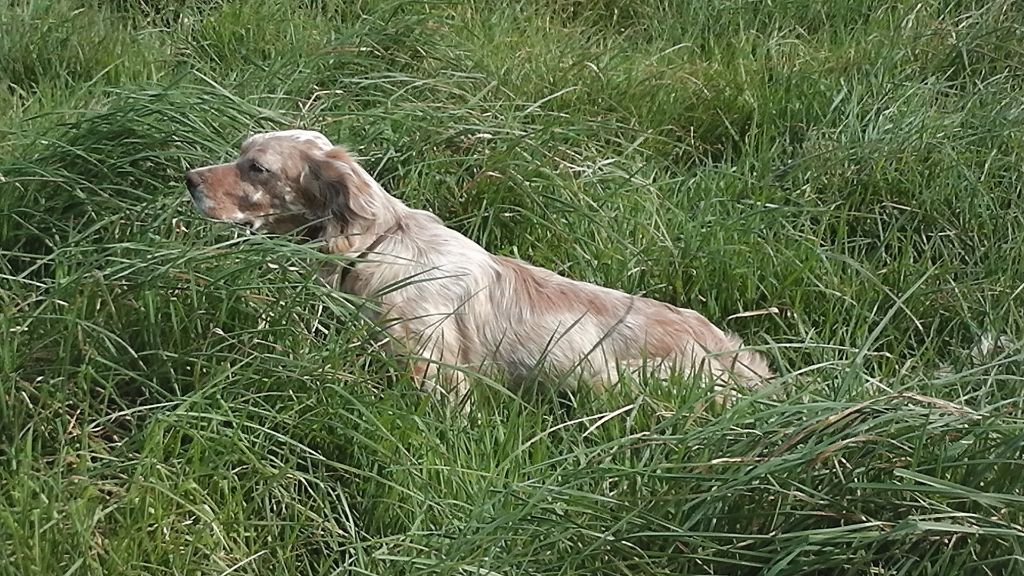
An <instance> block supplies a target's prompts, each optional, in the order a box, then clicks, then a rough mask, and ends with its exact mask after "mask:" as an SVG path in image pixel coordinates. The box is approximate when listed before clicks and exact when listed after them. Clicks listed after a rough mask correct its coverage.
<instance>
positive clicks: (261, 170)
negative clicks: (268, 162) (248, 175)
mask: <svg viewBox="0 0 1024 576" xmlns="http://www.w3.org/2000/svg"><path fill="white" fill-rule="evenodd" d="M249 169H250V170H252V171H253V172H255V173H256V174H268V173H270V169H269V168H267V167H266V166H264V165H263V164H260V163H259V162H253V163H252V165H251V166H250V167H249Z"/></svg>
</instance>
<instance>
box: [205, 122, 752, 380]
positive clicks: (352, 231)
mask: <svg viewBox="0 0 1024 576" xmlns="http://www.w3.org/2000/svg"><path fill="white" fill-rule="evenodd" d="M254 163H257V164H258V165H259V167H260V169H267V172H265V173H264V172H258V171H257V170H256V169H254V168H252V165H253V164H254ZM187 182H188V187H189V190H190V192H191V193H192V196H193V199H194V200H195V202H196V206H197V207H198V208H199V209H200V210H202V211H203V212H205V213H206V214H207V215H208V216H210V217H212V218H217V219H221V220H231V221H235V222H239V223H242V224H247V225H250V226H252V227H253V228H256V229H260V230H268V231H271V232H278V233H286V232H290V231H293V230H295V229H297V228H300V227H306V228H308V229H310V230H313V231H314V232H313V233H312V234H311V235H312V236H313V237H315V238H316V239H318V240H321V241H322V242H323V243H324V244H323V245H324V247H325V248H324V249H325V250H327V251H328V252H331V253H334V254H339V255H345V256H347V257H348V258H349V259H353V263H352V264H351V267H350V268H347V269H346V270H347V272H346V273H345V274H341V273H340V269H336V270H331V271H328V273H327V274H326V275H325V278H326V279H327V280H328V281H333V282H335V283H337V282H339V281H340V285H338V286H337V288H339V289H341V290H343V291H346V292H349V293H352V294H356V295H359V296H363V297H366V298H368V299H371V300H373V301H375V302H377V303H378V304H379V309H380V314H379V316H376V317H375V318H374V319H375V320H376V321H377V322H379V323H380V324H381V325H382V326H385V327H386V330H387V331H388V332H389V333H390V335H391V336H392V337H393V339H394V341H395V342H396V343H398V345H399V347H400V348H402V349H404V350H402V351H403V352H406V353H410V354H412V356H413V357H414V358H416V360H415V361H414V362H413V363H412V374H413V376H414V377H415V378H416V379H417V380H418V381H419V382H420V383H421V385H422V387H423V388H424V389H426V390H429V391H432V392H434V393H437V394H439V395H440V394H442V393H451V394H454V396H455V397H456V399H458V400H465V397H466V393H467V391H468V383H469V380H468V379H467V377H466V374H465V370H469V371H481V372H483V373H489V374H496V375H501V376H504V377H506V378H509V379H510V380H512V381H516V380H521V379H524V378H528V377H531V376H535V375H541V374H543V375H548V376H557V377H569V378H570V379H569V381H570V382H578V381H583V382H588V383H590V384H591V385H593V386H596V387H598V388H601V387H604V386H606V385H608V384H609V383H611V382H614V381H615V380H616V379H617V378H618V377H619V374H620V371H621V370H623V369H625V370H638V369H642V368H643V369H648V370H649V369H651V368H652V367H653V369H654V370H655V371H656V372H658V373H667V372H669V371H674V372H682V373H684V374H687V373H689V374H694V373H700V374H703V375H705V376H707V377H710V378H711V379H713V380H714V381H715V382H716V383H717V384H720V385H725V384H727V383H729V382H736V383H739V384H741V385H754V384H756V383H758V382H760V381H762V380H763V379H766V378H769V377H771V376H772V373H771V371H770V370H769V368H768V364H767V362H766V360H765V358H764V357H763V356H762V355H760V354H758V353H756V352H753V351H749V350H742V349H741V348H742V346H743V344H742V342H741V341H740V339H739V338H737V337H736V336H734V335H732V334H728V333H726V332H723V331H722V330H721V329H719V328H718V327H716V326H715V325H713V324H712V323H711V322H710V321H708V320H707V319H706V318H705V317H704V316H702V315H701V314H699V313H697V312H695V311H693V310H688V309H684V308H677V307H675V306H672V305H670V304H666V303H664V302H659V301H656V300H652V299H649V298H644V297H640V296H633V295H629V294H626V293H623V292H620V291H618V290H613V289H610V288H605V287H602V286H597V285H594V284H589V283H586V282H580V281H576V280H572V279H569V278H566V277H563V276H561V275H559V274H556V273H555V272H552V271H550V270H546V269H543V268H539V267H536V266H533V265H530V264H528V263H526V262H523V261H521V260H516V259H512V258H506V257H502V256H496V255H493V254H490V253H489V252H487V251H486V250H484V249H483V248H482V247H481V246H480V245H478V244H477V243H475V242H473V241H472V240H470V239H469V238H467V237H466V236H463V235H462V234H460V233H459V232H457V231H455V230H453V229H451V228H448V227H446V226H445V225H444V223H443V222H442V221H441V220H440V219H439V218H438V217H437V216H435V215H433V214H431V213H429V212H426V211H424V210H418V209H415V208H412V207H409V206H407V205H406V204H405V203H403V202H402V201H401V200H399V199H398V198H395V197H394V196H392V195H391V194H389V193H387V192H386V191H385V190H384V189H383V188H382V187H381V186H380V185H379V184H378V183H377V182H376V181H375V180H374V179H373V178H372V177H371V176H370V175H369V174H368V173H367V172H366V171H365V170H364V169H363V168H362V167H361V166H360V165H359V163H358V162H356V161H355V160H354V159H353V158H352V157H351V156H350V155H349V154H348V153H347V152H346V151H345V150H343V149H342V148H340V147H335V146H333V145H331V144H330V142H329V141H328V140H327V139H326V138H325V137H324V136H323V135H321V134H319V133H317V132H310V131H299V130H292V131H286V132H276V133H267V134H259V135H256V136H253V137H251V138H250V139H249V140H248V141H246V143H245V144H243V146H242V152H241V155H240V157H239V158H238V160H236V161H235V162H232V163H228V164H222V165H219V166H210V167H206V168H201V169H198V170H194V171H191V172H189V174H188V176H187ZM368 248H372V254H369V253H367V249H368ZM396 287H397V288H396Z"/></svg>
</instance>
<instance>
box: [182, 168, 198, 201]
mask: <svg viewBox="0 0 1024 576" xmlns="http://www.w3.org/2000/svg"><path fill="white" fill-rule="evenodd" d="M200 184H202V180H200V178H199V175H198V174H196V172H195V170H189V171H188V172H186V173H185V187H186V188H188V193H189V194H191V195H192V196H195V195H196V194H198V193H199V186H200Z"/></svg>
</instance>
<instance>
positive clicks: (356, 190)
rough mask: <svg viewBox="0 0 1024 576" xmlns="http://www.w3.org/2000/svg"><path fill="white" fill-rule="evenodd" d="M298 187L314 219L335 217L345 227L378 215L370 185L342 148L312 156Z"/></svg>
mask: <svg viewBox="0 0 1024 576" xmlns="http://www.w3.org/2000/svg"><path fill="white" fill-rule="evenodd" d="M300 184H301V185H302V187H303V188H304V189H305V191H306V193H307V194H309V198H310V200H311V204H312V208H313V209H314V210H315V211H316V214H315V215H316V216H317V217H320V218H323V217H330V218H334V219H335V220H338V221H340V223H341V224H342V225H344V224H348V223H349V222H351V221H353V220H358V219H363V220H373V219H374V216H375V214H376V212H377V200H376V198H375V195H374V189H373V185H372V184H371V183H370V182H368V181H367V180H366V178H365V176H363V174H362V171H361V170H359V169H358V167H357V166H356V163H355V160H353V159H352V158H351V157H350V156H349V155H348V154H347V153H346V152H345V151H344V150H343V149H341V148H332V149H331V150H328V151H326V152H324V153H322V154H314V155H313V156H312V157H311V158H310V160H309V162H308V163H307V165H306V169H305V170H304V171H303V173H302V178H301V180H300Z"/></svg>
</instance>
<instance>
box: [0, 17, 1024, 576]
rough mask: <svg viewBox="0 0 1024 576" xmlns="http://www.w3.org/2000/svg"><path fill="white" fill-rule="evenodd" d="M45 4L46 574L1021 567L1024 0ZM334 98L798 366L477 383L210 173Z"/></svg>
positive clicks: (32, 154)
mask: <svg viewBox="0 0 1024 576" xmlns="http://www.w3.org/2000/svg"><path fill="white" fill-rule="evenodd" d="M613 4H614V5H613ZM4 8H5V10H3V11H0V12H2V14H0V32H3V33H2V34H0V56H2V57H0V78H3V80H4V81H5V82H6V83H5V84H3V85H2V86H0V104H3V106H0V254H2V257H0V312H2V313H0V558H3V559H4V560H3V561H0V571H2V572H3V573H10V574H19V575H28V574H86V573H90V574H91V573H97V574H99V573H111V572H117V573H126V574H151V573H153V572H154V571H164V572H174V573H179V572H180V573H190V574H191V573H196V574H250V573H251V574H257V573H260V574H262V573H266V572H274V573H281V574H338V573H348V572H352V573H365V574H412V573H416V574H464V573H495V574H506V573H509V574H511V573H517V574H518V573H524V574H525V573H529V574H567V573H586V574H666V573H686V574H762V573H770V574H778V575H785V574H837V573H843V574H847V573H848V574H860V573H877V574H907V575H925V574H954V573H955V574H1001V573H1003V574H1009V573H1014V571H1019V570H1020V568H1021V564H1022V560H1021V557H1022V556H1021V546H1022V544H1024V532H1022V530H1021V528H1020V526H1021V524H1022V521H1024V520H1022V514H1024V505H1022V502H1024V494H1022V490H1021V487H1020V483H1019V482H1018V481H1017V478H1018V477H1019V475H1020V473H1021V454H1022V445H1021V438H1024V411H1022V405H1021V397H1022V395H1021V389H1022V382H1024V381H1022V379H1021V375H1022V371H1021V363H1022V361H1024V351H1022V349H1021V346H1020V344H1019V342H1020V341H1021V338H1022V333H1024V321H1022V315H1021V310H1020V293H1021V288H1020V287H1021V286H1022V285H1024V272H1022V270H1024V242H1022V241H1021V240H1020V238H1018V237H1017V236H1016V235H1015V234H1014V233H1013V230H1015V229H1018V228H1020V227H1021V226H1022V225H1024V211H1022V210H1021V209H1020V206H1019V205H1018V204H1019V202H1017V201H1016V199H1017V198H1018V197H1019V196H1020V192H1021V188H1022V180H1021V171H1020V166H1021V157H1022V147H1021V144H1020V143H1021V142H1022V139H1021V136H1022V134H1021V128H1020V126H1021V125H1022V122H1021V120H1022V119H1024V118H1022V117H1024V107H1022V105H1021V102H1022V101H1024V100H1022V98H1021V97H1022V96H1024V75H1022V74H1021V66H1020V63H1019V62H1021V59H1020V58H1015V56H1018V55H1020V46H1021V45H1024V43H1022V42H1021V40H1022V36H1024V27H1022V26H1021V24H1020V22H1022V21H1024V20H1022V19H1021V18H1019V17H1018V16H1020V9H1019V8H1018V7H1017V5H1016V4H1014V3H1012V2H996V3H990V4H988V5H986V6H975V5H974V4H973V3H940V2H924V3H913V4H891V3H877V2H866V1H865V2H858V3H852V4H850V3H847V4H843V5H840V4H839V3H824V4H822V3H809V2H788V3H783V4H778V5H775V4H773V5H771V6H761V5H755V4H750V3H735V2H724V3H717V4H714V5H709V4H707V3H704V2H691V1H688V0H680V1H676V2H669V3H664V2H647V1H645V0H633V1H630V2H626V3H617V4H616V3H607V2H604V3H600V5H594V4H586V3H580V2H565V1H561V0H559V1H551V2H544V3H538V4H533V5H531V6H529V7H505V6H501V5H498V4H496V3H491V2H482V1H480V2H478V1H473V2H465V3H459V4H436V3H404V2H399V3H394V2H377V1H366V2H355V3H352V2H345V3H341V2H333V1H325V2H305V3H295V4H293V5H288V6H285V5H282V4H280V3H272V2H258V3H241V2H217V3H198V2H188V1H182V2H146V3H124V2H118V3H114V4H110V5H104V6H99V5H97V4H95V3H89V2H77V1H74V0H54V1H52V2H45V3H40V2H16V3H7V4H5V5H4ZM41 54H47V55H49V56H48V57H46V58H43V57H40V55H41ZM7 104H9V105H7ZM295 126H308V127H312V128H316V129H320V130H321V131H323V132H325V133H326V134H327V135H328V136H329V137H331V138H332V139H333V140H334V141H336V142H339V143H343V144H346V145H349V146H350V147H351V148H352V149H353V150H354V152H355V153H356V155H357V156H358V157H360V158H361V159H362V161H363V163H364V164H365V165H366V166H367V168H368V170H370V171H371V173H373V174H375V175H376V176H377V178H378V179H379V180H380V181H381V183H382V184H384V186H385V187H386V188H388V189H389V190H391V191H392V192H393V193H395V194H396V195H398V196H400V197H401V198H403V199H404V200H406V201H407V202H409V203H410V204H413V205H415V206H420V207H425V208H428V209H431V210H433V211H435V212H437V213H438V214H440V215H442V216H443V217H444V218H445V219H446V220H447V221H448V222H449V223H450V225H452V226H453V227H455V228H457V229H459V230H461V231H462V232H464V233H466V234H467V235H469V236H470V237H472V238H474V239H476V240H478V241H479V242H480V243H482V244H483V245H484V246H485V247H487V248H488V249H490V250H492V251H494V252H497V253H502V254H510V255H519V256H523V257H526V258H528V259H529V260H531V261H533V262H535V263H537V264H540V265H544V266H547V267H550V268H553V269H557V270H559V271H562V272H564V273H566V274H569V275H571V276H573V277H576V278H580V279H584V280H590V281H596V282H600V283H602V284H606V285H610V286H614V287H618V288H621V289H623V290H626V291H629V292H633V293H645V294H648V295H651V296H655V297H658V298H661V299H664V300H666V301H670V302H673V303H675V304H678V305H682V306H688V307H693V308H696V309H699V310H701V311H702V312H704V313H706V314H707V315H709V316H710V317H711V318H712V319H713V320H715V321H716V322H718V323H720V324H722V325H724V326H726V327H728V328H730V329H732V330H735V331H737V332H739V333H741V334H742V335H743V336H744V338H745V339H746V340H747V341H748V342H750V343H752V344H757V345H763V346H764V347H765V348H766V349H767V351H768V353H769V355H770V356H771V357H772V359H773V364H774V365H775V367H776V369H777V371H778V372H779V373H780V378H779V380H778V382H775V383H773V384H772V385H771V386H769V387H768V388H767V389H765V390H763V391H759V392H755V393H750V394H745V395H743V396H742V397H741V398H740V399H739V401H738V402H736V403H735V404H733V405H730V406H728V407H714V406H712V405H711V403H710V402H709V392H708V391H707V390H704V389H703V388H700V387H696V386H694V385H693V384H692V383H689V382H684V381H677V380H673V381H667V382H659V381H646V380H645V381H643V382H641V389H642V390H643V393H642V394H641V395H639V396H636V395H632V394H627V393H625V392H623V391H617V390H616V391H611V392H609V393H608V394H604V395H597V394H592V393H588V392H587V391H585V390H583V391H577V392H576V393H575V394H572V395H570V396H571V397H570V398H569V400H571V401H570V402H566V400H567V398H565V397H564V396H563V397H557V396H555V395H549V394H547V393H546V391H545V390H544V389H543V387H541V388H539V389H538V390H536V391H531V390H526V391H520V392H519V393H518V394H511V393H506V392H504V391H502V389H501V388H500V386H501V384H502V383H500V382H498V383H490V385H488V383H484V382H481V383H480V387H479V389H478V390H477V391H476V393H475V397H474V400H475V401H476V402H475V409H474V411H473V413H472V415H471V416H470V418H468V419H465V420H464V419H461V418H459V417H456V416H454V415H452V414H450V413H449V412H448V411H446V410H445V409H444V408H443V407H441V406H438V405H436V404H435V403H434V402H432V401H431V400H430V399H429V398H427V397H426V396H425V395H423V394H420V393H419V392H418V391H416V390H415V387H414V386H413V383H412V382H410V381H409V379H408V378H407V377H406V376H405V375H404V374H403V372H402V370H401V366H400V364H399V363H397V362H395V361H393V360H392V359H389V358H387V357H385V356H384V355H383V354H381V353H380V352H379V351H378V349H377V348H376V347H375V345H374V335H373V332H372V331H371V330H370V327H369V326H367V324H366V322H364V321H363V320H361V319H360V318H359V316H358V314H356V312H355V306H354V303H353V302H352V301H351V300H350V299H349V298H347V297H345V296H344V295H341V294H337V293H332V292H330V291H327V290H325V289H323V288H322V287H320V286H319V284H318V283H316V282H315V281H314V278H313V275H312V268H313V264H314V263H315V261H316V260H317V259H319V258H323V256H322V255H319V254H318V253H316V252H315V251H313V250H311V249H309V248H308V247H304V246H299V245H296V244H294V243H292V242H289V241H288V240H287V239H284V238H268V237H260V236H247V235H244V234H240V233H239V232H238V231H237V230H235V229H233V228H230V227H228V226H224V225H219V224H214V223H210V222H207V221H205V220H203V219H201V218H200V217H199V216H198V215H197V214H196V213H195V211H194V210H193V209H192V207H191V206H190V205H189V203H188V199H187V194H185V193H184V191H183V190H182V186H181V184H180V180H181V177H182V176H181V175H182V173H183V172H184V170H185V169H186V168H187V167H189V166H193V165H196V164H200V163H208V162H216V161H224V160H226V159H228V158H231V157H232V156H233V155H234V153H235V149H236V147H237V145H238V144H239V143H240V142H241V141H242V140H243V139H244V137H245V136H246V135H247V134H248V133H250V132H254V131H261V130H267V129H277V128H288V127H295ZM743 313H753V314H743ZM979 343H983V344H985V346H981V347H979V346H978V344H979ZM992 343H995V344H998V345H989V344H992Z"/></svg>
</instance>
